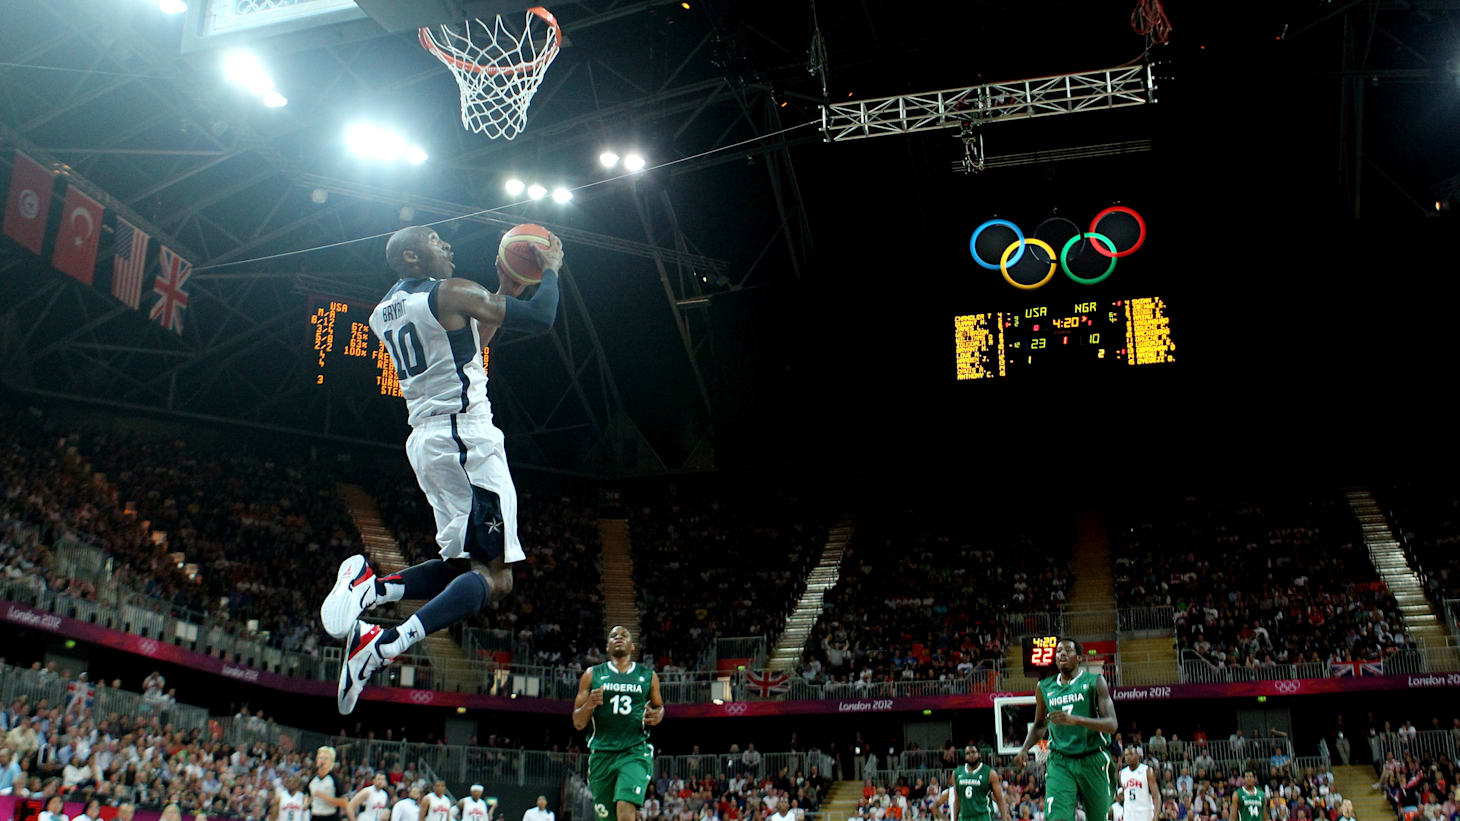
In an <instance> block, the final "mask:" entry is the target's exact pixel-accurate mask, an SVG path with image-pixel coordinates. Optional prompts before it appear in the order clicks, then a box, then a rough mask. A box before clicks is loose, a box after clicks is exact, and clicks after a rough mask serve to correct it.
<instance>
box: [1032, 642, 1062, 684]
mask: <svg viewBox="0 0 1460 821" xmlns="http://www.w3.org/2000/svg"><path fill="white" fill-rule="evenodd" d="M1059 643H1060V637H1059V636H1025V637H1024V653H1023V656H1024V675H1026V676H1034V677H1044V676H1047V675H1049V672H1050V670H1051V669H1052V668H1053V667H1054V650H1055V648H1056V647H1058V646H1059Z"/></svg>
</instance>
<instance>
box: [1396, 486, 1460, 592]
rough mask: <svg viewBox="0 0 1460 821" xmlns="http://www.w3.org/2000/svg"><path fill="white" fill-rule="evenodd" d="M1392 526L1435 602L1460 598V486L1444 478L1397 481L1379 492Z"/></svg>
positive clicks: (1426, 590)
mask: <svg viewBox="0 0 1460 821" xmlns="http://www.w3.org/2000/svg"><path fill="white" fill-rule="evenodd" d="M1376 496H1378V497H1379V502H1380V504H1381V505H1382V506H1383V508H1384V510H1385V514H1386V516H1387V517H1388V518H1389V524H1390V526H1391V527H1392V528H1393V529H1394V530H1395V531H1396V532H1397V533H1399V534H1401V535H1402V536H1403V544H1404V548H1405V552H1406V554H1407V555H1408V558H1409V561H1410V564H1411V566H1413V567H1414V568H1415V569H1416V570H1417V571H1418V572H1419V575H1420V578H1421V579H1422V580H1423V581H1424V585H1425V592H1426V593H1427V594H1428V595H1429V597H1430V600H1431V601H1433V602H1434V603H1435V604H1442V603H1443V602H1444V600H1445V599H1453V598H1460V487H1456V486H1455V485H1454V484H1453V483H1450V482H1446V481H1445V480H1444V479H1435V480H1430V479H1428V478H1427V479H1426V480H1425V481H1420V482H1404V483H1397V484H1394V485H1392V486H1390V487H1387V488H1383V489H1381V490H1380V491H1379V492H1377V493H1376Z"/></svg>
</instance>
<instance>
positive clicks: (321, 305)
mask: <svg viewBox="0 0 1460 821" xmlns="http://www.w3.org/2000/svg"><path fill="white" fill-rule="evenodd" d="M372 310H374V306H366V305H358V304H355V303H350V302H343V301H340V300H332V299H324V298H315V299H314V300H313V301H312V302H311V303H310V308H309V325H310V331H311V336H312V337H313V339H314V362H315V367H314V372H313V374H312V379H313V381H314V384H315V385H319V386H326V387H329V388H330V389H336V388H339V389H343V390H351V391H363V392H365V393H367V394H371V395H378V396H394V397H397V398H398V397H400V395H401V392H400V379H399V378H398V377H397V376H396V372H395V363H393V362H391V359H390V354H389V353H388V352H387V351H386V349H385V343H384V342H382V341H380V340H379V339H376V338H375V335H374V334H372V333H371V332H370V312H371V311H372ZM490 359H491V349H490V348H482V365H483V367H486V366H487V365H488V364H489V362H490Z"/></svg>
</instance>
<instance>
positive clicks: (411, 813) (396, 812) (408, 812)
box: [390, 798, 421, 821]
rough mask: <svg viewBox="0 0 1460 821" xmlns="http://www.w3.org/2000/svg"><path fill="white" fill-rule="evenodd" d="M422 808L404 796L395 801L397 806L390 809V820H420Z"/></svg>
mask: <svg viewBox="0 0 1460 821" xmlns="http://www.w3.org/2000/svg"><path fill="white" fill-rule="evenodd" d="M420 819H421V808H420V806H418V805H417V804H416V802H414V801H412V800H411V799H409V798H402V799H401V800H399V801H397V802H395V808H394V809H392V810H391V811H390V821H420Z"/></svg>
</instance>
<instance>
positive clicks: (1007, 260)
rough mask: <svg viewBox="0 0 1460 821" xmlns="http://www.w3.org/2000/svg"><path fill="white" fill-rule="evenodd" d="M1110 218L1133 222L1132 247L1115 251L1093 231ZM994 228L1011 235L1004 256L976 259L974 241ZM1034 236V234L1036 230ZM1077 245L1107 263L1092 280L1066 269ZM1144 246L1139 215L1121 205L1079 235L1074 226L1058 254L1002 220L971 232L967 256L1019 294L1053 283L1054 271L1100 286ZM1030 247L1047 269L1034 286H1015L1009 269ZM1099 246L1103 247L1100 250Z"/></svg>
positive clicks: (1111, 242)
mask: <svg viewBox="0 0 1460 821" xmlns="http://www.w3.org/2000/svg"><path fill="white" fill-rule="evenodd" d="M1112 214H1125V215H1127V216H1129V217H1130V218H1131V219H1133V220H1135V221H1136V229H1137V234H1136V240H1135V242H1134V243H1132V244H1131V246H1130V247H1129V248H1124V249H1117V248H1116V247H1115V242H1114V240H1112V239H1111V238H1110V237H1108V236H1106V235H1105V234H1102V233H1100V232H1099V231H1098V230H1096V229H1098V228H1099V226H1100V223H1101V221H1103V220H1104V219H1105V218H1106V217H1109V216H1110V215H1112ZM1054 219H1057V220H1061V221H1063V222H1066V223H1069V224H1070V225H1074V223H1070V221H1069V220H1064V219H1063V218H1060V217H1056V218H1054ZM1046 222H1049V221H1046ZM995 226H998V227H1001V228H1006V229H1008V230H1010V231H1012V232H1013V233H1014V241H1013V242H1011V243H1009V245H1008V246H1007V247H1006V248H1004V252H1003V253H1002V254H1001V255H1000V256H999V260H998V262H990V261H988V260H986V259H984V258H983V257H980V256H979V255H978V239H979V237H980V236H982V235H983V233H984V232H985V231H987V230H988V229H990V228H993V227H995ZM1041 227H1043V224H1041ZM1036 233H1038V230H1037V229H1036ZM1081 241H1089V243H1090V247H1091V248H1094V249H1095V253H1097V254H1099V255H1100V256H1102V257H1105V258H1106V259H1108V260H1110V264H1109V265H1107V266H1106V267H1105V270H1104V271H1103V272H1101V273H1099V274H1097V275H1095V276H1090V277H1085V276H1080V275H1079V274H1076V273H1075V272H1074V271H1073V270H1071V269H1070V250H1071V249H1073V248H1074V247H1075V243H1077V242H1081ZM1145 242H1146V221H1145V220H1144V219H1142V218H1141V215H1140V214H1138V213H1136V210H1135V209H1134V208H1128V207H1126V206H1124V205H1112V206H1110V207H1109V208H1106V209H1105V210H1104V211H1101V212H1100V213H1098V214H1096V215H1095V218H1094V219H1092V220H1090V227H1089V228H1087V229H1086V230H1084V231H1080V230H1079V228H1078V226H1076V228H1075V232H1074V235H1073V236H1071V237H1070V238H1069V239H1068V240H1067V241H1066V242H1065V243H1064V247H1062V248H1060V250H1059V253H1055V250H1054V247H1053V246H1052V245H1050V244H1049V243H1048V242H1046V241H1044V240H1042V239H1039V238H1038V237H1025V236H1024V231H1023V230H1021V229H1020V228H1019V226H1017V225H1015V224H1014V223H1012V222H1010V221H1008V220H1006V219H991V220H988V221H987V222H985V223H983V224H982V225H980V226H978V227H977V228H975V229H973V236H971V237H969V238H968V253H969V254H970V255H971V256H972V257H973V261H974V262H975V263H976V264H978V266H979V267H980V268H986V269H988V270H990V271H998V272H999V273H1001V274H1003V275H1004V281H1005V282H1007V283H1009V284H1010V285H1013V286H1014V287H1015V288H1018V289H1020V290H1022V291H1032V290H1034V289H1035V288H1040V287H1043V286H1044V285H1046V284H1047V283H1048V282H1049V281H1050V280H1051V279H1053V278H1054V272H1055V269H1056V268H1059V269H1062V270H1063V271H1064V272H1065V276H1067V277H1069V278H1070V279H1071V280H1074V281H1075V282H1077V283H1079V284H1081V285H1095V284H1097V283H1100V282H1103V281H1105V279H1106V278H1107V277H1109V276H1110V275H1111V274H1112V273H1114V272H1115V263H1116V262H1117V261H1118V260H1120V259H1122V258H1124V257H1128V256H1130V255H1131V254H1134V253H1135V252H1136V251H1137V250H1139V249H1140V247H1141V246H1142V245H1144V244H1145ZM1031 245H1032V246H1034V247H1035V248H1038V249H1040V250H1041V251H1043V252H1044V254H1045V256H1046V257H1048V259H1049V268H1048V269H1047V270H1046V271H1045V272H1044V276H1043V277H1041V278H1040V279H1039V281H1038V282H1034V283H1024V282H1019V281H1018V280H1016V279H1014V277H1013V276H1012V275H1011V274H1010V273H1009V266H1011V265H1017V264H1018V263H1019V260H1021V259H1023V258H1024V251H1025V249H1026V248H1028V247H1029V246H1031ZM1102 245H1103V246H1104V247H1102Z"/></svg>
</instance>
